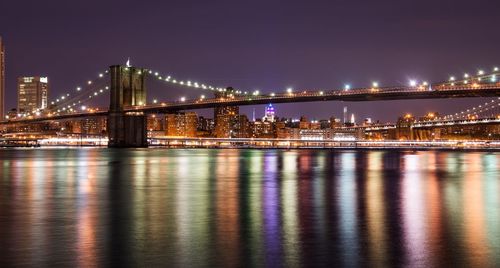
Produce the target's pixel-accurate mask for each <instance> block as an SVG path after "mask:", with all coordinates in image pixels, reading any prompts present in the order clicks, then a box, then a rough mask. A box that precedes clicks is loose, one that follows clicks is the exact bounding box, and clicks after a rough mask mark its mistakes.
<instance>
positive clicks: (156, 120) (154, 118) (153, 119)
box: [147, 114, 163, 131]
mask: <svg viewBox="0 0 500 268" xmlns="http://www.w3.org/2000/svg"><path fill="white" fill-rule="evenodd" d="M147 128H148V131H162V130H163V117H162V116H160V115H156V114H151V115H148V126H147Z"/></svg>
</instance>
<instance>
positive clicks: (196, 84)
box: [139, 70, 243, 94]
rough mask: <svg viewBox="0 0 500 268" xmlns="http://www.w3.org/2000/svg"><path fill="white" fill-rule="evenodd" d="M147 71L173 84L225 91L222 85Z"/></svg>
mask: <svg viewBox="0 0 500 268" xmlns="http://www.w3.org/2000/svg"><path fill="white" fill-rule="evenodd" d="M147 72H148V73H149V74H151V75H153V76H154V77H156V79H157V80H159V81H163V82H167V83H170V84H175V85H180V86H184V87H190V88H198V89H206V90H211V91H219V92H224V91H226V88H223V87H216V86H212V85H207V84H204V83H199V82H193V81H190V80H186V81H184V80H179V79H176V78H174V77H172V76H171V75H162V74H160V73H159V72H156V71H152V70H149V71H147ZM139 74H140V73H139ZM234 93H236V94H242V93H243V92H242V91H239V90H236V91H235V92H234Z"/></svg>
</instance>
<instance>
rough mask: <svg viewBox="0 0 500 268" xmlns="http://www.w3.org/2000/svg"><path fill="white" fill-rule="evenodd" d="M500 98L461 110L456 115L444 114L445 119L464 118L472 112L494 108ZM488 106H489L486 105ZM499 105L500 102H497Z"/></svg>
mask: <svg viewBox="0 0 500 268" xmlns="http://www.w3.org/2000/svg"><path fill="white" fill-rule="evenodd" d="M499 100H500V97H499V98H497V99H496V100H491V102H486V103H484V104H482V105H478V106H476V107H472V108H469V109H467V110H465V111H461V112H458V113H455V114H454V115H447V116H444V118H445V119H462V118H466V117H467V116H468V115H469V114H470V113H474V114H477V113H481V112H483V111H487V110H489V109H492V108H494V104H495V103H496V102H497V101H499ZM486 106H488V107H486ZM497 106H500V103H497Z"/></svg>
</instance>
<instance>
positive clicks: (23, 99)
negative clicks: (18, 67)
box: [17, 76, 49, 112]
mask: <svg viewBox="0 0 500 268" xmlns="http://www.w3.org/2000/svg"><path fill="white" fill-rule="evenodd" d="M48 94H49V81H48V78H47V77H40V76H35V77H19V78H18V79H17V111H18V112H33V111H36V110H38V109H45V108H47V102H48Z"/></svg>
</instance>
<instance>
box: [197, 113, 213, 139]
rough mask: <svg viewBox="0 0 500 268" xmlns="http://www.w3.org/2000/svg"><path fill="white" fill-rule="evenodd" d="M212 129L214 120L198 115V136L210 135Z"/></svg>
mask: <svg viewBox="0 0 500 268" xmlns="http://www.w3.org/2000/svg"><path fill="white" fill-rule="evenodd" d="M213 131H214V120H213V119H212V118H206V117H204V116H200V117H198V133H197V136H198V137H210V136H211V134H212V133H213Z"/></svg>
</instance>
